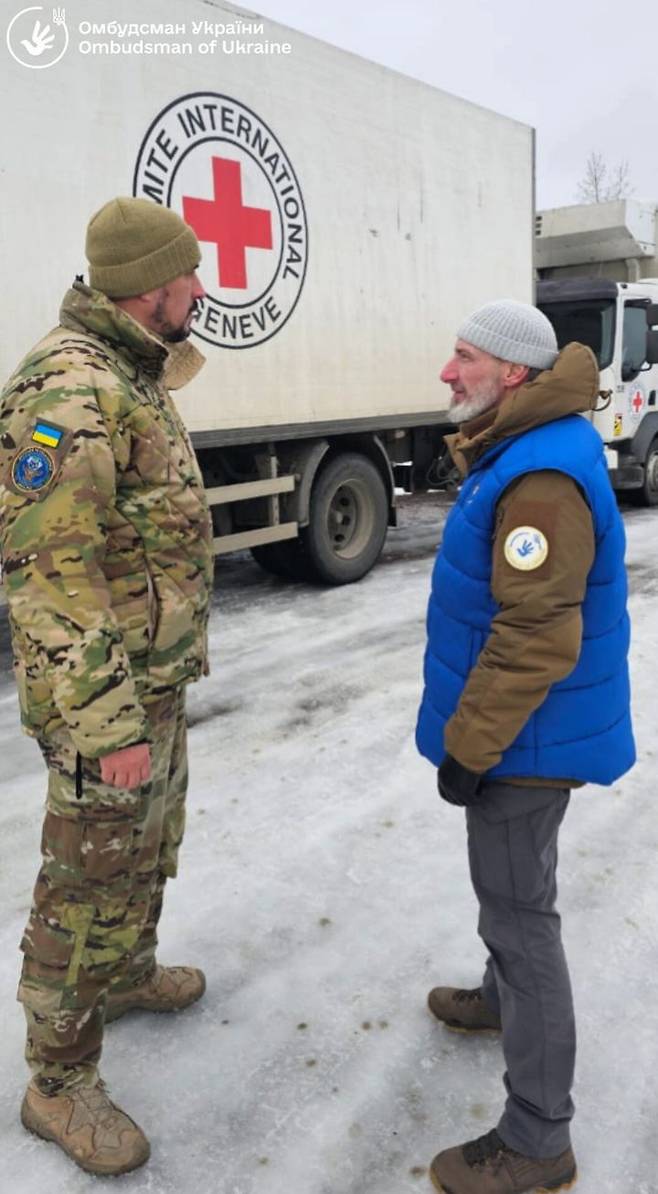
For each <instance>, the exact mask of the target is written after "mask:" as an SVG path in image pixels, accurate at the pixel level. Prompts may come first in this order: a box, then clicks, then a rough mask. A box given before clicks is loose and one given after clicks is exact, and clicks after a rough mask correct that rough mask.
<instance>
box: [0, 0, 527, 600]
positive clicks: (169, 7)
mask: <svg viewBox="0 0 658 1194" xmlns="http://www.w3.org/2000/svg"><path fill="white" fill-rule="evenodd" d="M90 10H91V11H90ZM46 43H48V44H47V46H46ZM30 47H31V48H30ZM42 47H43V48H42ZM3 53H4V58H3V64H2V65H3V69H2V72H0V78H1V82H0V87H1V89H2V95H3V100H4V103H3V111H4V112H5V114H6V120H5V136H4V138H3V146H2V150H1V151H0V152H1V159H0V177H1V178H2V187H3V196H2V204H0V231H1V236H0V267H1V270H2V277H3V279H4V281H5V285H4V298H3V312H2V329H3V331H2V336H0V374H1V375H2V377H3V379H4V378H5V377H6V376H7V375H8V374H9V373H10V372H11V370H12V369H13V368H14V367H15V365H16V363H17V361H18V359H19V358H20V357H21V355H22V354H23V353H24V352H25V351H27V350H28V349H29V348H30V346H31V345H32V344H33V343H34V342H35V341H36V340H37V339H39V338H40V337H41V335H43V333H44V332H45V331H46V330H47V329H48V328H49V327H50V326H52V324H53V323H54V322H56V313H57V310H58V304H59V301H60V299H61V297H62V295H63V293H64V292H65V290H66V289H67V287H68V285H69V284H70V282H71V281H72V280H73V277H74V276H76V275H77V276H81V277H83V278H84V276H85V268H86V263H85V259H84V248H83V246H84V233H85V227H86V224H87V221H88V219H89V217H90V215H91V214H92V213H93V212H94V211H96V210H97V209H98V208H99V207H101V206H102V204H103V203H105V202H106V201H107V200H108V199H110V198H111V197H113V196H115V195H119V194H124V195H135V196H139V197H142V198H145V199H148V200H151V201H153V202H155V203H158V204H164V205H167V206H169V207H171V208H173V209H174V210H176V211H177V212H179V214H181V215H182V216H183V217H184V218H185V219H186V220H187V221H188V222H189V223H190V224H191V225H192V226H193V227H194V229H195V231H196V233H197V236H198V238H199V241H200V243H201V248H202V261H201V267H200V278H201V281H202V283H203V285H204V288H205V291H206V297H205V299H204V301H203V304H202V309H201V310H200V311H199V313H198V316H197V318H196V321H195V323H194V326H193V333H192V335H193V338H194V341H195V342H196V344H197V346H198V347H199V348H200V349H201V350H202V351H203V352H204V354H205V355H206V358H207V360H206V365H205V367H204V369H203V370H202V371H201V373H200V374H199V376H198V379H195V381H194V382H193V383H191V384H190V385H189V387H187V388H185V389H184V390H182V391H180V392H179V393H178V394H177V396H176V401H177V404H178V406H179V409H180V411H181V414H182V416H183V419H184V421H185V423H186V424H187V427H188V428H189V430H190V433H191V437H192V442H193V444H194V447H195V449H196V452H197V455H198V459H199V462H200V465H201V469H202V472H203V476H204V482H205V485H206V487H207V491H208V499H209V502H210V503H211V508H212V515H213V523H214V535H215V539H214V545H215V552H216V553H217V554H218V555H221V554H222V553H227V552H233V551H237V550H240V551H244V550H245V549H249V550H251V552H252V553H253V555H254V557H255V558H256V559H257V560H258V561H259V563H260V564H261V565H262V566H263V567H265V568H266V569H268V570H270V571H271V572H274V573H277V574H279V575H284V576H288V577H305V578H309V579H313V580H317V581H320V582H322V583H328V584H341V583H345V582H349V581H353V580H356V579H358V578H359V577H361V576H363V575H364V574H365V573H366V572H367V571H368V569H369V568H371V567H372V565H373V564H374V562H375V560H376V559H377V557H378V555H379V553H380V551H381V548H382V544H383V542H384V538H385V535H386V532H387V527H389V526H391V525H395V519H396V491H400V490H406V491H413V490H418V489H427V488H428V487H433V486H440V485H441V484H442V483H443V481H444V480H445V478H446V475H447V470H446V460H445V445H444V441H443V434H444V432H445V431H446V428H447V426H448V425H449V421H448V415H447V412H446V410H445V393H446V391H445V388H444V387H442V386H441V384H440V382H439V378H438V373H439V370H440V367H441V365H442V363H443V362H444V361H445V359H446V358H447V357H448V356H449V355H450V353H451V352H452V347H453V344H454V336H455V330H456V328H457V327H458V325H459V323H460V321H461V320H462V319H463V318H464V317H465V316H466V315H467V314H468V313H469V312H470V311H471V310H472V309H474V308H475V307H477V306H479V305H480V304H481V303H484V302H486V301H488V300H491V299H494V298H497V297H500V296H501V295H506V296H508V297H511V298H516V299H518V300H520V301H526V302H531V301H532V300H533V269H532V262H533V239H534V228H533V221H534V203H533V195H534V133H533V130H532V129H531V128H530V127H528V126H527V125H525V124H523V123H520V122H518V121H516V120H513V119H510V118H508V117H506V116H501V115H498V114H496V113H494V112H491V111H488V110H485V109H484V108H482V107H479V106H477V105H475V104H472V103H469V102H467V101H465V100H463V99H459V98H457V97H455V96H453V95H449V94H447V93H446V92H443V91H440V90H438V89H436V88H434V87H431V86H429V85H427V84H425V83H421V82H418V81H416V80H414V79H411V78H407V77H405V76H403V75H401V74H398V73H396V72H394V71H392V70H389V69H387V68H385V67H382V66H379V65H376V64H374V63H372V62H368V61H365V60H364V59H362V58H359V57H357V56H355V55H353V54H350V53H347V52H345V51H342V50H339V49H337V48H335V47H333V46H331V45H328V44H325V43H323V42H321V41H318V40H316V39H314V38H312V37H308V36H305V35H303V34H301V33H297V32H295V31H293V30H290V29H287V28H284V27H282V26H280V25H277V24H275V23H273V22H272V21H270V20H268V19H266V18H260V17H258V16H256V15H255V14H253V13H251V12H248V11H246V10H244V9H240V8H237V7H235V6H233V5H232V4H228V3H220V2H219V0H167V3H166V5H165V4H164V3H163V0H140V4H139V6H138V16H136V9H135V5H134V3H133V2H132V0H94V5H93V7H92V6H89V5H85V6H82V5H77V6H73V5H70V6H69V5H67V7H66V9H65V10H64V9H54V8H53V9H51V8H50V7H49V6H45V5H44V6H39V5H33V6H31V7H30V8H28V9H21V10H20V11H17V12H16V13H15V14H14V16H13V17H12V19H11V20H10V21H9V22H8V25H7V29H6V38H5V46H4V47H3Z"/></svg>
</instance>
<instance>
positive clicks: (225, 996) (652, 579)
mask: <svg viewBox="0 0 658 1194" xmlns="http://www.w3.org/2000/svg"><path fill="white" fill-rule="evenodd" d="M445 510H446V503H445V500H444V499H442V498H437V497H434V498H433V499H431V500H429V501H414V502H412V503H408V504H407V505H406V506H405V507H404V509H403V526H402V528H401V530H398V531H394V532H391V534H390V535H389V541H388V546H387V549H386V553H385V556H384V560H383V562H382V563H381V564H380V566H379V567H378V568H376V569H375V571H374V572H372V573H371V574H370V576H368V577H367V578H366V579H365V580H364V581H362V582H361V583H360V584H357V585H352V586H348V587H345V588H339V589H331V590H314V589H311V588H309V587H306V586H287V585H285V584H283V583H282V582H279V581H276V580H274V579H270V578H268V577H266V576H265V575H264V574H263V573H261V572H260V571H259V570H258V569H257V567H256V565H255V564H253V563H251V561H250V560H249V559H248V558H243V559H240V560H231V561H230V562H227V561H225V562H224V563H223V564H221V565H220V567H219V569H218V587H217V592H216V598H215V602H216V608H215V610H214V614H213V619H212V642H211V648H212V659H213V665H214V666H213V675H212V677H211V678H210V679H209V680H206V681H204V682H203V683H202V684H199V685H197V686H196V687H195V688H194V689H192V690H191V691H190V701H189V709H190V721H191V732H190V753H191V772H192V775H191V795H190V805H189V821H188V832H187V837H186V841H185V845H184V848H183V852H182V861H181V876H180V878H179V879H178V880H177V881H176V883H175V884H172V885H171V887H170V890H169V893H168V901H167V904H166V908H165V914H164V918H163V923H162V932H161V958H162V960H163V961H169V962H185V963H191V964H195V965H201V966H203V968H204V969H205V971H206V974H207V977H208V992H207V996H206V998H205V999H204V1000H203V1002H202V1003H199V1004H198V1005H196V1006H195V1007H193V1008H191V1009H190V1010H189V1011H188V1012H186V1013H185V1014H183V1015H180V1016H178V1017H164V1016H162V1017H154V1016H147V1015H144V1014H143V1013H135V1014H133V1015H131V1016H127V1017H126V1018H125V1019H123V1020H122V1021H120V1022H119V1023H117V1024H116V1025H113V1026H111V1027H110V1028H108V1031H107V1037H106V1047H105V1054H104V1062H103V1072H104V1075H105V1077H106V1080H107V1081H108V1084H109V1085H110V1088H111V1090H112V1093H113V1096H114V1097H115V1099H116V1100H117V1102H119V1103H120V1104H121V1105H122V1106H123V1107H125V1109H126V1110H127V1111H129V1112H130V1113H131V1114H132V1115H133V1116H134V1117H135V1118H136V1119H137V1120H138V1121H139V1123H140V1124H141V1125H142V1126H143V1128H144V1129H145V1130H146V1131H147V1133H148V1135H149V1136H150V1138H151V1142H152V1149H153V1151H152V1158H151V1161H150V1162H149V1164H148V1165H147V1166H146V1167H145V1168H144V1169H142V1170H139V1171H137V1172H136V1173H135V1174H133V1175H128V1176H126V1177H124V1178H122V1179H121V1189H122V1190H125V1191H127V1192H130V1194H138V1192H139V1194H146V1192H149V1194H151V1192H152V1194H187V1192H188V1191H189V1192H190V1194H256V1192H258V1194H260V1192H262V1194H406V1192H411V1191H416V1190H422V1191H424V1190H427V1189H429V1184H428V1177H427V1166H428V1163H429V1161H430V1159H431V1157H432V1156H433V1155H434V1153H435V1152H437V1151H438V1149H439V1148H442V1147H446V1146H448V1145H450V1144H454V1143H458V1142H459V1141H461V1140H464V1139H465V1138H468V1137H472V1136H475V1135H479V1134H481V1133H483V1132H485V1131H487V1130H488V1129H489V1128H490V1127H492V1126H493V1125H494V1124H495V1123H496V1120H497V1117H498V1114H499V1112H500V1109H501V1105H502V1096H503V1091H502V1085H501V1074H502V1068H503V1067H502V1056H501V1052H500V1045H499V1043H498V1042H497V1041H496V1040H495V1039H468V1038H464V1037H462V1036H460V1035H454V1034H451V1033H449V1032H447V1031H445V1030H444V1029H443V1028H441V1026H439V1025H437V1024H436V1023H435V1022H434V1021H433V1020H432V1018H431V1017H430V1015H429V1014H428V1012H427V1011H426V1009H425V996H426V992H427V990H428V988H429V987H430V986H431V985H433V984H434V983H436V982H446V983H452V982H455V983H457V984H460V985H461V984H463V985H476V984H477V982H478V981H479V977H480V970H481V966H482V962H483V957H484V954H483V950H482V947H481V945H480V943H479V941H478V938H477V936H476V932H475V919H476V912H475V903H474V898H473V896H472V893H471V890H470V885H469V880H468V872H467V865H466V850H465V840H464V821H463V814H462V813H461V812H460V811H459V810H456V809H452V808H449V807H448V806H447V805H445V804H443V803H442V802H440V801H439V799H438V797H437V796H436V792H435V785H434V775H433V772H432V770H431V768H430V767H429V766H428V765H427V764H426V763H424V762H423V761H422V760H421V759H419V758H418V757H417V756H416V753H415V749H414V745H413V727H414V720H415V712H416V705H417V700H418V695H419V687H420V667H421V657H422V651H423V642H424V627H423V619H424V611H425V603H426V598H427V589H428V581H429V574H430V569H431V564H432V557H433V551H434V547H435V545H436V542H437V540H438V538H439V535H440V528H441V525H442V522H443V518H444V515H445ZM625 520H626V526H627V531H628V538H629V550H628V561H629V571H630V579H631V586H632V591H633V597H632V614H633V618H634V645H633V675H634V701H635V724H636V732H637V739H638V748H639V762H638V765H637V767H636V769H635V770H634V771H633V772H632V773H631V774H630V775H629V776H627V777H626V778H625V779H624V780H623V781H622V782H621V783H619V784H616V785H615V786H614V788H612V789H598V788H589V789H585V790H582V791H580V792H578V793H575V794H574V796H573V798H572V804H571V808H570V811H569V813H568V815H567V819H566V822H565V825H564V828H563V832H562V838H561V861H560V907H561V911H562V914H563V923H564V933H565V939H566V946H567V951H568V955H569V958H570V962H571V970H572V978H573V982H574V988H575V998H576V1005H577V1013H578V1024H579V1059H578V1069H577V1084H576V1089H575V1099H576V1103H577V1108H578V1111H577V1118H576V1120H575V1122H574V1144H575V1148H576V1152H577V1156H578V1160H579V1165H580V1172H581V1177H580V1181H579V1184H578V1190H579V1191H580V1194H656V1192H658V1086H657V1082H656V1052H657V1045H658V897H657V896H656V879H657V877H658V791H657V790H656V789H657V785H656V778H655V777H656V771H655V758H654V755H655V752H656V743H655V738H654V731H653V729H652V727H653V725H654V722H655V721H656V717H657V706H656V694H657V691H658V689H657V686H656V673H657V663H658V641H657V640H658V604H657V593H658V535H657V534H656V531H657V529H658V511H628V512H626V513H625ZM0 759H1V760H2V780H1V783H0V863H1V872H0V898H1V899H2V906H3V909H4V916H3V919H2V928H1V936H0V958H1V964H0V1007H1V1008H2V1020H3V1023H4V1031H3V1033H2V1037H1V1040H0V1136H1V1138H2V1142H3V1148H2V1159H1V1168H0V1172H1V1173H2V1177H0V1187H1V1188H2V1189H3V1190H6V1191H8V1192H11V1194H43V1191H44V1190H46V1189H47V1190H48V1194H80V1192H82V1191H97V1190H99V1189H103V1188H106V1189H108V1190H110V1189H112V1190H115V1189H117V1186H116V1183H115V1181H113V1180H110V1179H108V1180H102V1179H94V1178H91V1177H88V1176H87V1175H85V1174H84V1173H82V1172H81V1171H80V1170H77V1169H76V1168H75V1167H74V1166H73V1165H72V1164H71V1163H70V1162H69V1161H67V1160H66V1158H65V1157H63V1156H62V1155H61V1154H60V1153H59V1151H58V1150H57V1149H56V1148H55V1147H54V1146H53V1145H49V1144H45V1143H43V1142H40V1141H38V1140H36V1139H35V1138H34V1137H32V1136H30V1135H28V1134H27V1133H25V1132H24V1131H23V1129H22V1128H21V1126H20V1124H19V1121H18V1107H19V1103H20V1099H21V1096H22V1092H23V1088H24V1085H25V1081H26V1075H25V1070H24V1066H23V1061H22V1048H23V1018H22V1011H21V1009H20V1007H19V1005H18V1004H17V1003H15V1002H14V994H15V988H16V982H17V976H18V968H19V955H18V951H17V942H18V940H19V938H20V935H21V932H22V929H23V925H24V922H25V920H26V917H27V912H28V907H29V903H30V894H31V888H32V884H33V882H34V877H35V874H36V869H37V859H38V843H39V835H40V821H41V808H42V802H43V788H44V773H43V769H42V764H41V759H40V756H39V754H38V751H37V749H36V747H35V746H34V744H33V743H32V742H30V741H29V740H28V739H26V738H24V737H22V736H21V735H20V733H19V730H18V724H17V711H16V700H15V696H14V692H13V687H12V686H11V682H10V681H9V680H7V679H5V680H4V686H3V687H2V688H0Z"/></svg>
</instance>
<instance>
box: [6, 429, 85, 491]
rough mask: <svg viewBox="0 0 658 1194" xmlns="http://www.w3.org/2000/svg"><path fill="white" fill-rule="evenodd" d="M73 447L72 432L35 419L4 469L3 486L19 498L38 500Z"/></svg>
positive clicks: (55, 476) (49, 485) (48, 487)
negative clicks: (18, 495) (19, 496)
mask: <svg viewBox="0 0 658 1194" xmlns="http://www.w3.org/2000/svg"><path fill="white" fill-rule="evenodd" d="M72 444H73V432H71V431H70V430H69V431H67V430H66V429H65V428H64V427H58V426H57V424H56V423H51V422H50V421H49V420H46V419H37V420H36V421H35V422H34V423H33V425H32V428H31V430H30V431H28V432H27V435H26V436H25V438H24V439H23V442H22V443H19V444H18V450H17V451H16V454H15V456H14V457H13V459H12V460H11V462H10V463H9V465H8V467H7V472H6V474H5V480H4V484H6V485H7V486H8V488H9V489H10V490H11V491H13V493H16V494H20V495H21V496H22V497H28V498H31V499H32V500H34V501H37V502H38V501H40V500H41V498H44V497H46V496H47V494H48V491H49V490H50V487H51V485H52V483H53V481H54V480H56V478H57V475H58V473H59V470H60V468H61V465H62V461H63V460H64V458H65V456H66V455H67V453H68V451H69V449H70V447H71V446H72Z"/></svg>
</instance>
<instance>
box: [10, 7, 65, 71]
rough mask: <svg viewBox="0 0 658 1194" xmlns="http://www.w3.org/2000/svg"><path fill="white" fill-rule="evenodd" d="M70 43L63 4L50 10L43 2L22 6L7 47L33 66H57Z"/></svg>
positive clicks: (34, 68) (20, 60)
mask: <svg viewBox="0 0 658 1194" xmlns="http://www.w3.org/2000/svg"><path fill="white" fill-rule="evenodd" d="M41 14H43V15H41ZM51 22H52V23H51ZM68 44H69V31H68V29H67V27H66V20H65V15H64V9H63V8H52V9H50V10H47V9H45V8H44V7H43V6H42V5H32V6H31V7H30V8H22V9H21V11H20V12H17V13H16V16H15V17H13V19H12V20H11V21H10V23H9V28H8V29H7V47H8V49H9V53H10V54H11V56H12V58H14V59H15V60H16V62H19V63H20V64H21V66H29V67H30V68H31V69H33V70H45V69H46V67H49V66H54V65H55V63H56V62H59V60H60V58H61V57H62V56H63V55H64V54H65V53H66V50H67V48H68Z"/></svg>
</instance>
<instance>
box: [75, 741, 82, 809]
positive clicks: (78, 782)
mask: <svg viewBox="0 0 658 1194" xmlns="http://www.w3.org/2000/svg"><path fill="white" fill-rule="evenodd" d="M75 798H76V800H82V755H81V754H80V751H77V752H76V756H75Z"/></svg>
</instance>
